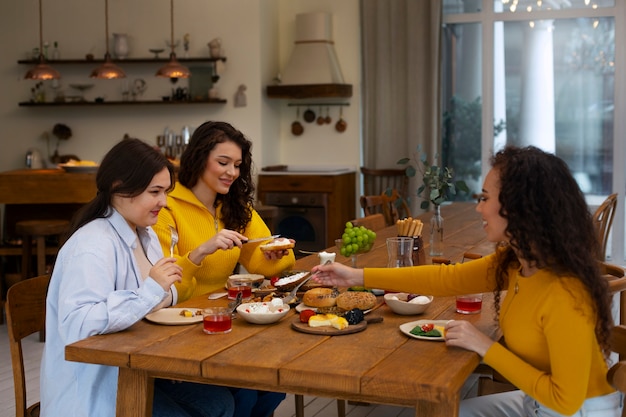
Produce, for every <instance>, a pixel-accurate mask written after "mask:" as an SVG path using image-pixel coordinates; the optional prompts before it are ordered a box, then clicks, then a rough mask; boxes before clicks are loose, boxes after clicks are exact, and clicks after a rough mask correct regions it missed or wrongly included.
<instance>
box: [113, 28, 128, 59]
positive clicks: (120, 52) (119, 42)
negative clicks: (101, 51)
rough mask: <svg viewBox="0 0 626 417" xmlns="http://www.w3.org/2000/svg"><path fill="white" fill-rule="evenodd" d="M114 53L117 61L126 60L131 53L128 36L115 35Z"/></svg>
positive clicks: (122, 34) (123, 34)
mask: <svg viewBox="0 0 626 417" xmlns="http://www.w3.org/2000/svg"><path fill="white" fill-rule="evenodd" d="M113 52H114V53H115V57H116V58H117V59H124V58H126V57H127V56H128V53H129V52H130V46H129V45H128V35H127V34H125V33H114V34H113Z"/></svg>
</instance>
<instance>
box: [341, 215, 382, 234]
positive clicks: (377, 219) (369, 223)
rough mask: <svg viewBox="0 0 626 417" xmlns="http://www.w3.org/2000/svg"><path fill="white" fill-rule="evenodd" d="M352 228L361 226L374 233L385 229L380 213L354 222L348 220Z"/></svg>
mask: <svg viewBox="0 0 626 417" xmlns="http://www.w3.org/2000/svg"><path fill="white" fill-rule="evenodd" d="M350 222H351V223H352V225H353V226H363V227H366V228H368V229H370V230H372V231H374V232H376V231H378V230H381V229H384V228H385V227H387V225H386V224H385V216H383V215H382V214H381V213H376V214H370V215H369V216H365V217H359V218H357V219H354V220H350Z"/></svg>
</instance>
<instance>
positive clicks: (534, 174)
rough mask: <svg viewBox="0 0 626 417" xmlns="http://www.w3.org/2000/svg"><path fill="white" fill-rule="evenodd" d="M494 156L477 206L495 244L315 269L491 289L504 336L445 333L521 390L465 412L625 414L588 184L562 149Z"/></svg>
mask: <svg viewBox="0 0 626 417" xmlns="http://www.w3.org/2000/svg"><path fill="white" fill-rule="evenodd" d="M492 164H493V168H492V169H491V171H490V172H489V173H488V174H487V176H486V178H485V182H484V185H483V191H482V194H481V196H480V198H479V202H478V206H477V209H476V210H477V211H478V212H479V213H480V214H481V216H482V220H483V227H484V230H485V232H486V234H487V238H488V239H489V240H490V241H492V242H496V243H497V246H496V251H495V253H493V254H491V255H489V256H486V257H483V258H482V259H478V260H475V261H472V262H468V263H463V264H458V265H441V266H434V265H430V266H417V267H413V268H409V269H407V268H389V269H376V268H374V269H367V268H366V269H364V270H358V269H352V268H349V267H346V266H343V265H340V264H337V263H333V264H331V265H328V266H317V267H315V268H313V271H317V270H319V271H320V273H319V274H318V275H317V276H316V278H315V279H316V280H318V281H320V282H323V283H326V284H333V285H345V286H350V285H365V286H367V287H372V288H384V289H386V290H392V291H394V290H395V291H408V292H413V293H421V294H433V295H440V296H448V295H456V294H470V293H483V292H493V293H494V296H495V306H494V310H495V311H494V312H495V317H496V319H497V320H498V323H499V325H500V329H501V331H502V334H503V336H504V341H506V343H504V342H496V341H493V340H491V339H490V338H489V337H488V336H487V335H485V334H484V333H482V332H481V331H480V330H478V329H477V328H476V327H474V326H473V325H472V324H470V323H469V322H468V321H465V320H454V321H451V322H449V323H448V324H447V326H446V333H445V339H446V344H447V345H448V346H457V347H461V348H465V349H468V350H471V351H474V352H476V353H478V354H479V355H480V356H482V358H483V362H484V363H486V364H487V365H489V366H491V367H492V368H493V369H495V370H496V371H497V372H498V373H500V374H502V375H503V376H504V377H505V378H506V379H507V380H509V381H510V382H512V383H513V384H514V385H515V386H516V387H518V388H519V390H518V391H512V392H507V393H501V394H493V395H486V396H481V397H476V398H471V399H467V400H464V401H462V402H461V406H460V413H459V415H460V416H461V417H478V416H481V417H487V416H520V417H522V416H523V417H530V416H551V417H553V416H572V415H573V416H587V417H592V416H595V417H618V416H621V407H622V401H623V399H622V396H621V394H620V393H618V392H616V391H615V390H614V389H613V388H612V387H611V386H610V385H609V384H608V383H607V381H606V373H607V369H608V365H607V360H608V354H609V353H610V346H609V334H610V330H611V327H612V323H613V322H612V317H611V300H610V295H609V291H608V286H607V283H606V281H605V280H604V279H603V278H602V277H601V276H600V271H599V266H598V261H597V259H598V253H599V248H598V243H597V241H596V239H595V232H594V228H593V223H592V221H591V216H590V213H589V210H588V208H587V205H586V203H585V199H584V196H583V194H582V193H581V191H580V189H579V188H578V185H577V183H576V181H575V180H574V178H573V177H572V175H571V173H570V171H569V169H568V167H567V165H566V164H565V163H564V162H563V161H562V160H561V159H559V158H557V157H556V156H554V155H550V154H548V153H545V152H543V151H540V150H539V149H537V148H534V147H528V148H516V147H507V148H505V149H504V150H502V151H500V152H498V153H497V154H496V155H495V156H494V157H493V159H492ZM504 291H506V293H503V292H504ZM501 297H503V299H502V298H501Z"/></svg>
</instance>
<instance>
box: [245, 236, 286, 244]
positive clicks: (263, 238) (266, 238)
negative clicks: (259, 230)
mask: <svg viewBox="0 0 626 417" xmlns="http://www.w3.org/2000/svg"><path fill="white" fill-rule="evenodd" d="M277 237H280V235H272V236H267V237H259V238H256V239H248V240H245V241H243V242H241V243H255V242H267V241H268V240H273V239H276V238H277Z"/></svg>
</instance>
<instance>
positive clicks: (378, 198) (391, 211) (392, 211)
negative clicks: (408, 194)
mask: <svg viewBox="0 0 626 417" xmlns="http://www.w3.org/2000/svg"><path fill="white" fill-rule="evenodd" d="M360 203H361V208H362V209H363V215H364V216H370V215H372V214H377V213H380V214H382V215H383V216H384V217H385V223H386V225H387V226H392V225H394V224H396V221H397V220H398V219H402V218H406V217H412V216H411V209H410V207H409V205H408V204H407V202H406V200H405V199H404V198H402V197H401V196H400V194H399V193H398V191H397V190H391V191H389V192H388V193H382V194H380V195H362V196H361V198H360Z"/></svg>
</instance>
